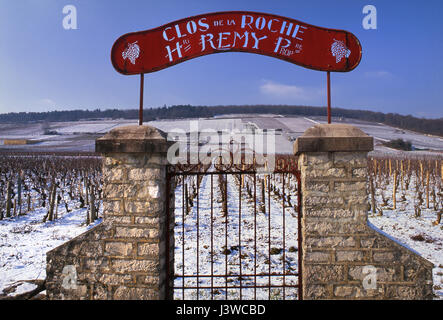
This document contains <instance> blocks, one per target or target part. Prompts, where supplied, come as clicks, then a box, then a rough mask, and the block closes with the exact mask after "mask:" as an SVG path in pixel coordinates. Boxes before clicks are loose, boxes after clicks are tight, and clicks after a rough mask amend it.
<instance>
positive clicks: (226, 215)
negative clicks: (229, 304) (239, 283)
mask: <svg viewBox="0 0 443 320" xmlns="http://www.w3.org/2000/svg"><path fill="white" fill-rule="evenodd" d="M224 178H225V180H224V182H223V189H224V190H223V192H224V193H225V201H226V205H225V204H223V205H225V207H226V208H227V202H228V176H227V175H224ZM225 290H226V291H225V297H226V300H228V211H227V210H226V212H225Z"/></svg>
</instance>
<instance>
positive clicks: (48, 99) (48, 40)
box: [0, 0, 443, 118]
mask: <svg viewBox="0 0 443 320" xmlns="http://www.w3.org/2000/svg"><path fill="white" fill-rule="evenodd" d="M68 4H72V5H74V6H75V7H76V8H77V22H78V29H77V30H65V29H64V28H63V26H62V21H63V18H64V16H65V15H64V14H63V12H62V9H63V7H64V6H65V5H68ZM367 4H372V5H374V6H375V7H376V8H377V30H365V29H364V28H363V27H362V20H363V18H364V16H365V15H364V14H363V13H362V9H363V7H364V6H365V5H367ZM228 10H248V11H258V12H266V13H271V14H277V15H282V16H286V17H290V18H293V19H297V20H300V21H303V22H306V23H310V24H314V25H318V26H322V27H327V28H336V29H344V30H347V31H350V32H352V33H354V34H355V35H356V36H357V37H358V38H359V40H360V41H361V43H362V47H363V58H362V61H361V63H360V65H359V66H358V67H357V68H356V69H355V70H353V71H351V72H348V73H333V74H332V75H331V81H332V107H333V108H334V107H342V108H350V109H365V110H372V111H382V112H394V113H400V114H405V115H406V114H412V115H414V116H418V117H426V118H437V117H443V102H442V101H443V77H442V76H441V75H442V72H443V62H442V52H443V37H442V36H441V34H442V32H443V19H441V12H442V10H443V1H440V0H427V1H418V0H410V1H395V0H390V1H386V0H372V1H369V0H364V1H360V0H335V1H332V0H329V1H327V0H324V1H323V0H310V1H306V0H302V1H299V0H280V1H279V0H275V1H271V0H268V1H263V0H254V1H249V0H248V1H242V0H236V1H232V0H223V1H214V0H206V1H204V0H188V1H176V0H168V1H152V0H144V1H137V0H127V1H105V0H77V1H76V0H66V1H65V0H39V1H36V0H0V41H1V44H0V67H1V69H0V70H1V71H0V113H5V112H13V111H14V112H16V111H28V112H30V111H51V110H70V109H95V108H101V109H107V108H120V109H128V108H132V109H134V108H138V99H139V91H138V90H139V77H138V76H124V75H121V74H119V73H117V72H116V71H115V70H114V69H113V67H112V65H111V62H110V51H111V47H112V44H113V43H114V41H115V40H116V39H117V38H118V37H119V36H120V35H122V34H124V33H127V32H132V31H140V30H146V29H151V28H155V27H157V26H160V25H162V24H165V23H168V22H172V21H174V20H177V19H180V18H184V17H187V16H191V15H197V14H202V13H208V12H214V11H228ZM174 104H192V105H224V104H235V105H242V104H294V105H314V106H325V105H326V74H325V73H324V72H319V71H313V70H308V69H304V68H302V67H299V66H297V65H293V64H289V63H287V62H284V61H282V60H278V59H274V58H270V57H266V56H260V55H254V54H245V53H224V54H216V55H208V56H204V57H201V58H198V59H193V60H190V61H187V62H184V63H182V64H178V65H175V66H172V67H170V68H167V69H164V70H161V71H158V72H155V73H150V74H147V75H146V76H145V108H150V107H158V106H163V105H174Z"/></svg>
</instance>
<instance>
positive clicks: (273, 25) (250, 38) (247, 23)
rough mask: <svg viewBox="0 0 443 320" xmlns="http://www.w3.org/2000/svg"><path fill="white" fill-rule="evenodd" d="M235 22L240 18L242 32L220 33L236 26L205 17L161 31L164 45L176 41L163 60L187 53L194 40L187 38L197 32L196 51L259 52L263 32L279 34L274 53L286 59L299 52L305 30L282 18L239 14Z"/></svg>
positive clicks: (168, 48)
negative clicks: (236, 49)
mask: <svg viewBox="0 0 443 320" xmlns="http://www.w3.org/2000/svg"><path fill="white" fill-rule="evenodd" d="M239 19H241V21H240V22H239V26H240V28H241V29H244V31H243V32H238V31H232V30H231V31H228V30H225V31H224V30H223V28H225V27H227V26H233V25H236V21H235V20H234V19H218V20H213V21H211V22H209V23H208V20H207V18H200V19H198V20H189V21H185V22H182V23H177V24H175V25H173V26H168V27H166V28H164V29H163V33H162V35H163V39H164V40H165V41H167V42H171V41H174V40H175V41H176V42H175V44H174V45H166V46H165V51H166V55H165V57H166V58H167V59H168V60H169V62H173V61H175V60H176V59H180V58H183V52H188V51H190V50H191V45H192V41H194V40H190V38H189V36H191V35H194V34H196V33H197V32H201V33H202V34H200V35H199V36H198V39H199V40H198V44H199V45H200V49H201V50H200V52H203V51H205V50H208V49H213V50H230V49H232V48H243V49H248V48H249V49H255V50H260V49H261V48H260V44H261V43H262V42H263V41H266V39H268V38H269V37H268V36H269V34H268V35H266V34H263V32H271V33H274V34H280V35H279V36H278V37H277V39H276V40H274V41H275V42H274V53H276V54H279V55H282V56H285V57H289V56H291V55H293V54H294V53H300V52H301V51H302V48H303V47H302V45H301V44H300V41H303V34H304V31H305V30H306V29H307V27H305V26H301V25H299V24H294V23H293V22H288V21H285V20H283V19H277V18H267V17H264V16H259V17H257V18H256V17H254V16H252V15H249V14H243V15H242V16H241V18H239ZM210 25H211V26H212V27H213V28H217V31H216V32H211V30H210V28H211V26H210ZM220 29H221V30H220ZM207 31H209V32H207ZM268 41H269V40H268Z"/></svg>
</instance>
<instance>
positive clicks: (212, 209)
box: [211, 174, 214, 300]
mask: <svg viewBox="0 0 443 320" xmlns="http://www.w3.org/2000/svg"><path fill="white" fill-rule="evenodd" d="M213 177H214V176H213V175H212V174H211V300H213V299H214V202H213V201H214V181H213Z"/></svg>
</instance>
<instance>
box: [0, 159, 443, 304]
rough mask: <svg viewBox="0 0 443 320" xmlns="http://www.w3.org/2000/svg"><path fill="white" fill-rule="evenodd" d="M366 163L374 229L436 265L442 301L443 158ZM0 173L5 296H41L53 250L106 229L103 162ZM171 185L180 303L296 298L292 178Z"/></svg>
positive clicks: (220, 178) (238, 177) (187, 179)
mask: <svg viewBox="0 0 443 320" xmlns="http://www.w3.org/2000/svg"><path fill="white" fill-rule="evenodd" d="M368 164H369V175H368V180H367V181H368V183H367V186H368V195H369V198H368V200H369V203H368V213H369V222H370V223H371V224H372V225H373V227H374V228H377V229H378V230H380V231H381V232H383V233H384V234H386V235H387V236H389V237H390V238H392V239H395V240H396V241H398V242H400V243H402V244H403V245H405V246H407V247H408V248H410V249H411V250H413V251H415V252H417V253H418V254H419V255H420V256H422V257H424V258H426V259H428V260H429V261H431V262H432V263H433V264H434V269H433V291H434V295H435V298H436V299H443V254H442V252H443V223H442V220H441V214H442V208H443V191H442V185H443V184H442V171H441V170H442V159H441V158H432V159H431V158H426V159H424V158H423V159H408V158H369V161H368ZM213 169H214V168H212V170H213ZM241 169H242V168H240V171H241ZM0 170H1V171H0V211H1V212H0V217H1V220H0V273H1V277H0V295H3V296H5V295H9V296H13V295H18V294H20V293H23V292H24V291H29V290H32V289H33V288H35V285H34V284H29V283H26V282H23V281H25V280H36V279H40V280H42V279H45V277H46V252H47V251H49V250H51V249H53V248H55V247H57V246H58V245H60V244H62V243H63V242H66V241H68V240H69V239H71V238H74V237H76V236H77V235H79V234H81V233H83V232H84V231H86V230H88V229H91V228H92V227H94V226H96V225H97V224H99V223H100V222H101V216H102V213H103V212H102V211H103V206H102V204H101V203H102V200H101V198H102V197H103V194H102V178H101V160H100V159H99V158H97V157H93V156H90V155H88V156H82V157H79V156H78V155H63V156H54V155H38V156H31V155H21V156H20V155H14V156H6V155H2V156H1V159H0ZM207 170H208V172H209V171H210V170H209V169H208V168H207ZM245 171H247V170H245ZM237 173H238V172H237ZM174 179H175V186H176V187H175V189H174V190H175V191H174V193H175V227H174V236H175V243H174V247H175V250H174V258H175V264H174V274H175V278H174V281H173V285H174V292H173V293H174V298H175V299H183V298H185V299H197V298H199V299H212V298H213V299H226V298H228V299H239V298H242V299H254V298H257V299H283V298H286V299H297V298H298V297H297V294H298V288H297V287H298V284H299V282H298V254H299V250H298V249H299V246H298V220H297V219H298V212H297V208H298V199H297V190H298V189H297V188H298V186H297V180H296V179H295V177H294V175H292V174H289V173H285V174H282V173H277V174H273V175H271V174H267V175H266V174H251V173H245V174H236V173H235V172H234V173H232V172H231V173H229V174H203V175H192V174H187V175H183V174H177V175H175V176H174ZM372 186H373V188H372ZM8 190H9V191H8ZM20 190H21V191H20ZM283 194H285V195H286V196H283ZM19 195H20V196H19ZM8 199H9V201H8ZM269 213H271V214H269ZM2 290H3V293H2V292H1V291H2Z"/></svg>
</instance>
